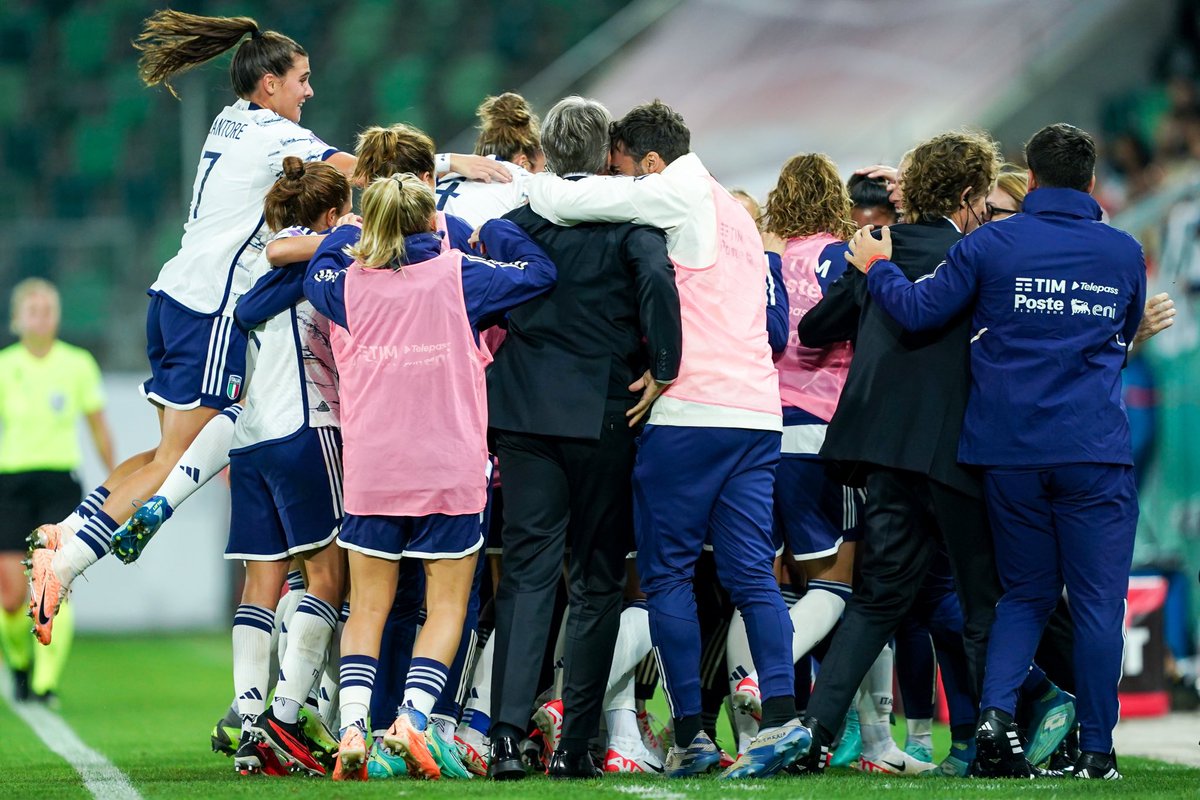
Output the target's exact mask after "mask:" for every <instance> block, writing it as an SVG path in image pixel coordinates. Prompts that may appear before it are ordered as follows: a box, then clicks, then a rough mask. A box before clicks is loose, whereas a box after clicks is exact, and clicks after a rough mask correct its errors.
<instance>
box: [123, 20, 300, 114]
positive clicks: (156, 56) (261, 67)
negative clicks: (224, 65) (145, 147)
mask: <svg viewBox="0 0 1200 800" xmlns="http://www.w3.org/2000/svg"><path fill="white" fill-rule="evenodd" d="M247 34H249V36H250V38H249V39H247V40H245V41H243V37H244V36H246V35H247ZM238 42H241V44H240V45H239V46H238V49H237V52H236V53H234V56H233V61H232V62H231V63H230V65H229V78H230V81H231V82H232V84H233V91H234V92H235V93H236V94H237V96H238V97H241V98H243V99H246V98H249V97H250V95H252V94H254V89H255V87H256V86H257V85H258V81H259V79H260V78H261V77H262V76H263V75H266V74H267V73H271V74H274V75H278V76H280V77H282V76H283V75H285V74H287V71H288V70H289V69H291V68H292V60H293V59H294V58H295V57H296V56H306V55H308V54H307V53H306V52H305V51H304V48H303V47H301V46H300V45H299V44H297V43H296V42H295V41H293V40H292V39H291V38H289V37H287V36H284V35H283V34H282V33H276V32H275V31H262V30H260V29H259V27H258V23H257V22H255V21H254V20H253V19H251V18H250V17H205V16H200V15H198V14H188V13H186V12H183V11H172V10H170V9H167V10H163V11H156V12H155V13H154V14H152V15H151V16H150V17H148V18H147V19H146V21H145V23H144V27H143V28H142V32H141V33H140V34H138V37H137V39H135V40H134V42H133V46H134V48H135V49H137V50H139V51H141V53H142V56H141V58H139V59H138V77H140V78H141V79H142V82H143V83H145V84H146V85H147V86H160V85H161V86H165V87H167V91H169V92H170V93H171V94H172V95H174V96H175V97H178V96H179V95H178V94H176V92H175V87H174V86H173V85H172V84H171V81H172V79H174V78H175V76H177V75H181V74H182V73H184V72H187V71H188V70H190V69H192V68H193V67H198V66H200V65H201V64H203V63H205V62H207V61H210V60H212V59H214V58H216V57H217V56H219V55H221V54H222V53H224V52H226V51H228V50H229V49H230V48H232V47H233V46H234V45H237V44H238Z"/></svg>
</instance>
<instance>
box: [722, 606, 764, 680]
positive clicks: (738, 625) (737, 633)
mask: <svg viewBox="0 0 1200 800" xmlns="http://www.w3.org/2000/svg"><path fill="white" fill-rule="evenodd" d="M725 664H726V665H727V666H728V667H729V692H730V694H732V693H733V691H734V690H735V689H737V685H738V684H739V683H741V682H742V679H743V678H745V677H747V676H749V675H755V672H754V657H753V656H752V655H750V639H749V637H747V636H746V621H745V620H744V619H742V612H741V611H738V610H736V609H735V610H734V612H733V619H731V620H730V621H729V633H728V634H726V636H725ZM755 678H756V679H757V675H755Z"/></svg>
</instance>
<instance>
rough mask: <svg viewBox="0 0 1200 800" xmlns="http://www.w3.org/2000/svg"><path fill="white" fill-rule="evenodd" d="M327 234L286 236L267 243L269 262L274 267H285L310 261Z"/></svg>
mask: <svg viewBox="0 0 1200 800" xmlns="http://www.w3.org/2000/svg"><path fill="white" fill-rule="evenodd" d="M326 235H327V234H323V233H314V234H311V235H307V236H284V237H281V238H279V239H272V240H271V241H269V242H267V249H266V253H267V261H268V262H269V263H270V264H271V266H272V267H283V266H286V265H288V264H295V263H296V262H298V261H308V260H309V259H310V258H312V257H313V253H315V252H317V248H318V247H320V246H321V242H323V241H325V237H326Z"/></svg>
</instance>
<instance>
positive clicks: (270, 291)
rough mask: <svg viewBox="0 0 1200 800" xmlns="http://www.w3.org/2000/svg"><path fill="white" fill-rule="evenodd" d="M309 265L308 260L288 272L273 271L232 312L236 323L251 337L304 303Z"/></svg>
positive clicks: (284, 270) (258, 282)
mask: <svg viewBox="0 0 1200 800" xmlns="http://www.w3.org/2000/svg"><path fill="white" fill-rule="evenodd" d="M281 241H283V240H281ZM307 263H308V259H307V258H305V259H303V260H302V261H298V262H294V263H293V264H291V265H290V266H289V267H287V268H286V269H273V270H271V271H270V272H268V273H267V274H266V275H263V276H262V277H261V278H259V279H258V281H257V282H256V283H255V284H254V285H253V286H252V287H250V291H248V292H246V293H245V294H244V295H242V296H241V297H240V298H238V301H237V305H236V306H234V308H233V321H234V323H236V324H237V326H238V327H239V328H241V329H242V330H243V331H246V332H247V333H249V332H250V331H252V330H254V329H255V328H257V327H258V326H259V325H262V324H263V323H264V322H266V321H267V320H269V319H271V318H272V317H274V316H275V315H277V314H281V313H283V312H284V311H287V310H288V309H289V308H291V307H292V306H294V305H296V303H298V302H300V301H301V300H303V299H304V272H305V270H304V267H305V265H306V264H307Z"/></svg>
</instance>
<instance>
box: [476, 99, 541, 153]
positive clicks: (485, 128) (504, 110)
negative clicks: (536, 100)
mask: <svg viewBox="0 0 1200 800" xmlns="http://www.w3.org/2000/svg"><path fill="white" fill-rule="evenodd" d="M475 115H476V116H478V117H479V123H480V124H479V138H478V139H476V140H475V153H476V154H477V155H481V156H496V157H497V158H500V159H503V160H505V161H512V160H513V159H514V158H516V157H517V156H519V155H523V156H525V157H526V158H528V159H529V160H530V161H534V160H536V159H537V157H538V154H539V153H541V152H542V139H541V132H540V130H539V126H540V124H541V123H540V121H539V120H538V117H537V114H534V113H533V109H532V108H530V107H529V103H528V102H527V101H526V100H525V98H524V97H521V95H519V94H516V93H515V92H505V93H504V94H502V95H499V96H498V97H489V98H487V99H486V100H484V101H483V102H482V103H480V104H479V108H477V109H476V110H475Z"/></svg>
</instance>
